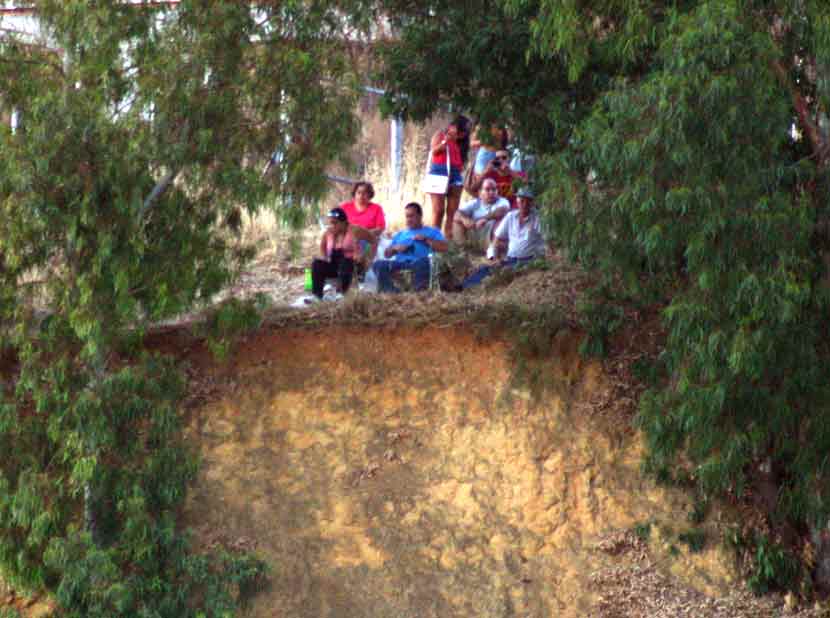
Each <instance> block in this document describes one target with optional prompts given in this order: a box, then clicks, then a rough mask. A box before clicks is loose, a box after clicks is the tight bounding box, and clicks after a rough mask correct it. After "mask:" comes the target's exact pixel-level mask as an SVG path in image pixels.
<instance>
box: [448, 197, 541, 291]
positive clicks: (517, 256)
mask: <svg viewBox="0 0 830 618" xmlns="http://www.w3.org/2000/svg"><path fill="white" fill-rule="evenodd" d="M516 201H517V204H518V208H517V209H516V210H511V211H510V212H509V213H507V214H506V215H505V216H504V218H503V219H502V220H501V222H500V223H499V226H498V227H497V228H496V231H495V232H494V234H493V235H494V236H495V238H496V243H497V245H498V246H499V248H501V249H504V248H505V247H506V248H507V257H506V258H504V259H503V260H502V261H501V263H500V264H499V267H501V268H505V267H506V268H518V267H520V266H522V265H524V264H527V263H528V262H530V261H531V260H534V259H537V258H543V257H545V238H544V236H543V234H542V221H541V219H540V218H539V213H538V212H536V208H535V207H534V195H533V191H532V190H531V189H530V187H526V186H525V187H522V188H521V189H519V191H518V193H516ZM492 273H493V267H490V266H483V267H481V268H479V269H478V270H476V271H474V272H473V273H472V274H471V275H470V276H469V277H467V278H466V279H465V280H464V282H463V283H462V284H461V287H462V288H464V289H466V288H469V287H472V286H475V285H478V284H479V283H481V282H482V280H484V279H485V278H486V277H488V276H489V275H491V274H492Z"/></svg>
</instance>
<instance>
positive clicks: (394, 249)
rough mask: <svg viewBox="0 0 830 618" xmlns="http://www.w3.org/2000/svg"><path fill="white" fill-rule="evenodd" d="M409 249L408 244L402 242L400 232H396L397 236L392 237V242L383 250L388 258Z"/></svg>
mask: <svg viewBox="0 0 830 618" xmlns="http://www.w3.org/2000/svg"><path fill="white" fill-rule="evenodd" d="M408 249H409V245H408V244H404V243H402V242H401V237H400V233H398V234H395V237H394V238H392V244H391V245H389V246H388V247H386V249H385V250H384V252H383V256H384V257H387V258H391V257H394V256H395V255H397V254H398V253H403V252H404V251H407V250H408Z"/></svg>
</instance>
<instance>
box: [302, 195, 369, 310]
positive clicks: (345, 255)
mask: <svg viewBox="0 0 830 618" xmlns="http://www.w3.org/2000/svg"><path fill="white" fill-rule="evenodd" d="M328 219H329V221H328V227H327V228H326V231H325V232H324V233H323V237H322V238H321V239H320V257H319V258H315V259H314V261H313V262H312V263H311V291H312V293H313V294H314V296H316V297H317V298H320V299H322V298H323V286H324V284H325V282H326V279H327V278H330V277H337V279H338V292H340V293H342V294H345V293H346V292H347V291H348V289H349V286H350V285H351V283H352V276H353V274H354V264H355V260H358V259H360V244H359V243H358V242H357V239H356V238H355V237H354V235H353V234H352V231H351V228H350V226H349V218H348V217H347V216H346V211H345V210H343V209H342V208H332V209H331V210H330V211H329V214H328Z"/></svg>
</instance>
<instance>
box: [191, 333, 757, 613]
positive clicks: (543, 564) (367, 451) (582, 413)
mask: <svg viewBox="0 0 830 618" xmlns="http://www.w3.org/2000/svg"><path fill="white" fill-rule="evenodd" d="M578 343H579V338H578V336H576V335H574V334H572V333H569V332H567V331H563V332H560V334H559V335H558V336H557V337H556V338H555V340H554V342H553V345H552V349H551V350H550V354H549V355H547V356H546V359H545V360H543V361H541V362H538V363H531V364H529V365H527V364H522V367H519V366H518V365H519V364H521V363H517V361H516V360H515V359H512V358H511V357H510V354H509V352H508V350H509V347H508V346H507V345H506V344H505V343H503V342H502V341H500V340H486V341H482V340H479V339H477V338H476V337H475V335H474V334H472V332H470V329H469V328H467V327H463V326H460V325H454V326H453V327H452V328H438V327H428V328H422V329H413V328H397V329H394V330H393V329H385V330H384V329H370V328H358V327H354V328H351V327H331V328H326V329H322V328H317V329H313V328H306V329H299V328H294V329H291V328H289V329H285V330H280V331H272V332H270V333H262V334H259V335H258V336H257V337H255V338H252V339H250V340H248V341H247V342H245V343H244V345H242V346H241V347H240V348H239V349H238V350H237V351H236V352H235V354H234V356H233V358H232V359H230V361H229V362H228V363H226V364H225V365H216V366H213V365H211V364H209V363H206V362H205V361H204V358H194V359H193V360H194V362H196V363H197V364H199V365H203V363H204V365H203V366H202V367H200V369H199V373H200V374H201V375H202V377H203V378H204V377H205V376H210V379H211V380H213V381H215V382H216V383H221V384H222V385H223V386H222V387H221V388H219V389H218V391H216V392H215V393H214V394H213V395H212V396H211V397H210V398H209V399H210V401H207V402H205V403H203V404H200V405H199V406H197V407H196V408H195V409H193V410H192V414H191V418H190V421H189V431H190V432H191V435H192V436H193V437H194V438H195V440H196V442H197V443H198V444H199V445H200V447H201V451H202V454H203V458H204V460H203V468H202V472H201V477H200V479H199V481H198V483H197V486H196V488H195V489H194V491H193V492H192V495H191V497H190V500H189V502H188V507H187V519H188V523H189V524H190V525H192V526H193V527H195V528H196V530H197V538H198V539H199V540H200V542H201V543H203V544H206V545H212V544H221V545H226V546H233V547H246V548H251V549H254V550H255V551H256V552H257V553H258V554H259V555H260V556H261V557H263V558H264V559H266V560H267V561H268V562H269V563H270V564H271V565H272V567H273V572H272V575H271V577H270V586H269V588H268V590H266V591H265V592H264V593H263V594H261V595H259V596H258V597H256V598H255V600H254V602H253V606H252V607H251V609H250V613H251V615H253V616H262V617H264V616H292V617H295V616H296V617H309V618H310V617H312V616H314V617H322V616H330V617H332V618H333V617H335V616H336V617H354V618H357V617H367V618H368V617H373V618H382V617H390V618H391V617H393V616H394V617H403V616H412V617H418V618H426V617H433V616H434V617H442V618H443V617H450V616H488V617H490V616H492V617H497V616H499V617H500V616H505V617H506V616H528V617H537V616H538V617H541V616H562V617H568V616H573V617H577V616H589V615H597V616H612V615H613V616H617V615H619V616H640V615H643V616H645V615H657V614H654V613H652V611H646V612H645V613H643V612H644V611H645V607H646V606H639V605H637V604H636V603H634V604H631V603H628V605H626V603H624V602H623V600H624V599H623V596H624V593H625V589H624V586H623V587H621V588H620V590H618V591H617V592H616V593H614V594H613V595H612V596H611V597H610V599H611V600H610V602H609V596H608V594H609V592H610V591H611V590H613V589H614V586H615V585H617V586H622V584H621V582H623V581H624V580H625V578H626V577H629V576H630V575H631V574H632V573H635V570H638V571H637V572H642V573H643V577H645V578H646V579H648V578H651V580H654V578H658V579H659V578H662V579H659V581H660V582H662V583H663V584H665V586H668V587H669V590H668V592H666V594H667V595H669V596H675V597H676V596H677V595H678V590H680V591H682V592H683V594H685V595H686V596H685V597H683V598H684V599H685V598H688V599H698V600H699V602H700V603H701V604H702V605H699V607H698V610H703V609H704V608H705V607H708V606H707V605H706V604H707V603H710V601H711V600H710V599H708V598H707V597H706V596H704V594H703V593H706V594H708V595H714V596H716V597H722V596H724V595H728V594H730V593H731V592H733V591H734V590H736V589H737V587H738V586H740V584H736V583H735V582H734V581H733V580H732V578H731V576H730V572H731V564H730V557H729V556H728V555H727V554H726V553H725V552H723V551H722V550H721V549H720V548H719V545H718V543H716V542H713V543H709V544H708V546H707V547H706V548H705V549H704V550H703V551H702V552H699V553H689V552H688V551H687V550H685V549H684V548H683V547H679V546H678V545H677V544H676V543H675V542H673V540H674V541H676V536H677V534H678V533H679V532H682V531H683V530H684V529H685V528H687V527H688V523H687V521H686V514H687V512H688V510H689V504H688V498H687V497H686V496H684V495H683V494H681V493H680V492H675V491H669V490H665V489H662V488H658V487H656V486H655V485H654V484H653V483H652V482H651V481H649V480H646V479H644V478H643V477H642V476H641V474H640V471H639V465H640V456H641V448H640V445H639V441H638V438H637V437H636V436H635V435H634V434H633V432H632V431H631V430H630V427H629V425H628V424H627V423H619V422H616V421H614V420H611V419H609V418H608V417H606V416H603V415H596V416H595V415H593V414H592V402H593V401H596V400H598V399H599V400H602V399H603V397H604V395H607V393H608V391H609V389H610V387H609V384H608V380H607V378H606V375H605V373H604V370H603V368H602V366H601V364H599V363H597V362H587V361H585V360H584V359H582V358H581V357H580V355H579V354H578V352H577V348H578ZM638 524H640V525H641V528H642V526H643V525H644V524H650V529H651V530H653V532H652V533H651V537H650V538H651V543H650V546H646V545H645V544H643V543H642V542H641V541H639V539H637V538H635V537H632V535H631V533H630V532H626V531H630V530H632V529H634V528H635V526H637V525H638ZM620 535H622V537H621V536H620ZM620 539H623V540H620ZM621 574H625V577H622V575H621ZM651 580H648V581H651ZM644 581H646V580H644ZM615 582H616V583H615ZM628 585H629V586H633V584H631V583H630V582H629V584H628ZM672 586H674V588H671V587H672ZM621 595H622V596H621ZM615 598H619V601H620V602H619V603H615V602H614V599H615ZM711 602H714V601H711ZM609 603H610V604H609ZM626 607H628V609H626ZM712 607H714V606H712ZM753 607H754V606H753ZM765 607H768V608H770V609H771V606H770V605H769V604H768V602H767V604H766V605H765ZM756 609H757V608H756ZM678 611H680V610H678ZM713 611H714V610H713ZM666 615H681V614H675V613H669V614H666ZM688 615H721V614H719V613H711V614H710V613H709V612H708V611H707V612H702V611H697V613H693V614H688ZM723 615H739V614H738V613H737V612H736V613H732V614H723ZM740 615H744V614H740ZM746 615H760V614H758V612H757V611H756V610H755V609H754V610H752V612H751V613H748V614H746Z"/></svg>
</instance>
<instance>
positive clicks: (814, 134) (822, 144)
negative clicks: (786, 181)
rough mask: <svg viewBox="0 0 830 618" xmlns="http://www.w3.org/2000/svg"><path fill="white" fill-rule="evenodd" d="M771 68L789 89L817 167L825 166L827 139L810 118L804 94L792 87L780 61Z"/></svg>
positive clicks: (775, 62) (773, 63) (776, 61)
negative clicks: (811, 147)
mask: <svg viewBox="0 0 830 618" xmlns="http://www.w3.org/2000/svg"><path fill="white" fill-rule="evenodd" d="M772 69H773V71H774V72H775V75H776V76H777V77H778V81H780V82H781V85H782V86H784V88H785V89H786V90H787V91H789V93H790V96H791V97H792V100H793V107H795V111H796V114H797V115H798V121H799V123H800V124H801V125H802V126H803V127H804V131H805V133H806V135H807V138H808V139H809V140H810V143H811V144H812V146H813V153H814V154H815V156H816V161H817V163H818V165H819V167H825V166H826V165H827V160H828V144H827V140H825V139H824V137H823V136H822V134H821V129H819V127H818V126H817V125H816V123H814V122H813V120H812V118H810V109H809V105H808V104H807V100H806V99H805V98H804V96H803V95H802V94H801V93H800V92H798V90H796V89H795V88H794V87H793V84H792V82H791V81H790V78H789V76H788V74H787V70H786V69H785V68H784V67H783V66H782V64H781V62H780V61H778V60H774V61H773V62H772Z"/></svg>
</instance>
